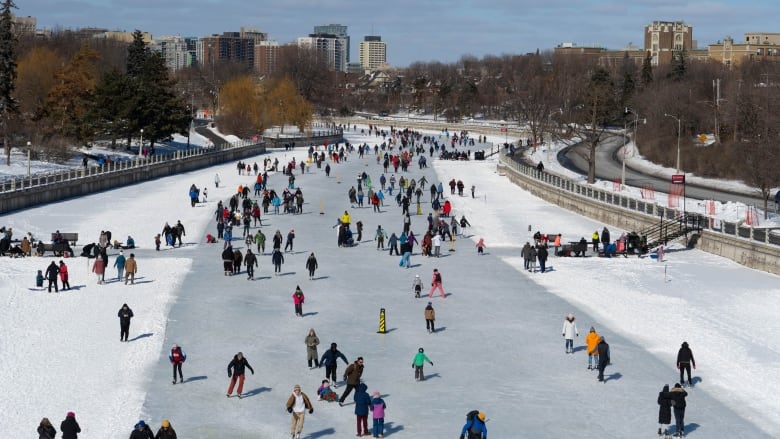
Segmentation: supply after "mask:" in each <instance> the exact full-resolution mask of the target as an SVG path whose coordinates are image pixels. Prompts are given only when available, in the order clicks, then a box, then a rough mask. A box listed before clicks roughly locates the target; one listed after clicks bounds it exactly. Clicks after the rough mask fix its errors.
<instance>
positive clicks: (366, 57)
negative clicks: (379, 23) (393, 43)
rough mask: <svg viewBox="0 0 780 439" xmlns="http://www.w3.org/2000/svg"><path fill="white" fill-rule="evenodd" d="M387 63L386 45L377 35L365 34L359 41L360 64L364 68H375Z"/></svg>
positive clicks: (369, 69) (368, 69)
mask: <svg viewBox="0 0 780 439" xmlns="http://www.w3.org/2000/svg"><path fill="white" fill-rule="evenodd" d="M385 63H387V45H386V44H385V43H384V42H383V41H382V37H380V36H378V35H366V36H365V37H363V41H361V42H360V65H361V66H362V67H363V69H364V70H367V71H371V70H375V69H376V68H377V67H379V66H381V65H382V64H385Z"/></svg>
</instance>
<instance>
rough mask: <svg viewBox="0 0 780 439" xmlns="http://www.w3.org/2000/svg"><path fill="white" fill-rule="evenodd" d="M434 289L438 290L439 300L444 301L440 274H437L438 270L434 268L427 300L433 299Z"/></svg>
mask: <svg viewBox="0 0 780 439" xmlns="http://www.w3.org/2000/svg"><path fill="white" fill-rule="evenodd" d="M436 289H438V290H439V293H440V295H441V298H442V299H444V298H445V297H446V296H445V295H444V288H442V286H441V273H439V270H438V269H436V268H434V269H433V277H432V278H431V291H429V292H428V297H429V298H430V297H433V292H434V291H436Z"/></svg>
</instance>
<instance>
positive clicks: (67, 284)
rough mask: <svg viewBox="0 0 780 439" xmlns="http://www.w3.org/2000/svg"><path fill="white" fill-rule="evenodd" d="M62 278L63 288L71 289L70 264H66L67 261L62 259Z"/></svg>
mask: <svg viewBox="0 0 780 439" xmlns="http://www.w3.org/2000/svg"><path fill="white" fill-rule="evenodd" d="M59 268H60V280H61V281H62V289H63V290H69V289H70V281H69V279H68V278H69V276H68V266H67V265H65V262H63V261H60V267H59Z"/></svg>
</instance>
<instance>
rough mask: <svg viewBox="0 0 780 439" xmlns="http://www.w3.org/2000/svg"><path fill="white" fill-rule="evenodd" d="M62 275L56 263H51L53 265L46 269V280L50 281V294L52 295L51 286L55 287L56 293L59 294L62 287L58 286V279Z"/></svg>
mask: <svg viewBox="0 0 780 439" xmlns="http://www.w3.org/2000/svg"><path fill="white" fill-rule="evenodd" d="M59 274H60V268H59V267H57V264H56V263H55V262H54V261H51V264H49V266H48V267H47V268H46V280H48V281H49V292H50V293H51V286H52V285H54V292H55V293H59V292H60V287H59V285H58V284H57V278H58V277H59Z"/></svg>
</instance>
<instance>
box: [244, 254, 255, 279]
mask: <svg viewBox="0 0 780 439" xmlns="http://www.w3.org/2000/svg"><path fill="white" fill-rule="evenodd" d="M244 265H246V275H247V276H246V278H247V280H253V279H254V278H255V267H257V266H258V265H257V256H255V254H254V253H252V249H251V248H248V249H246V256H244Z"/></svg>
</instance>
